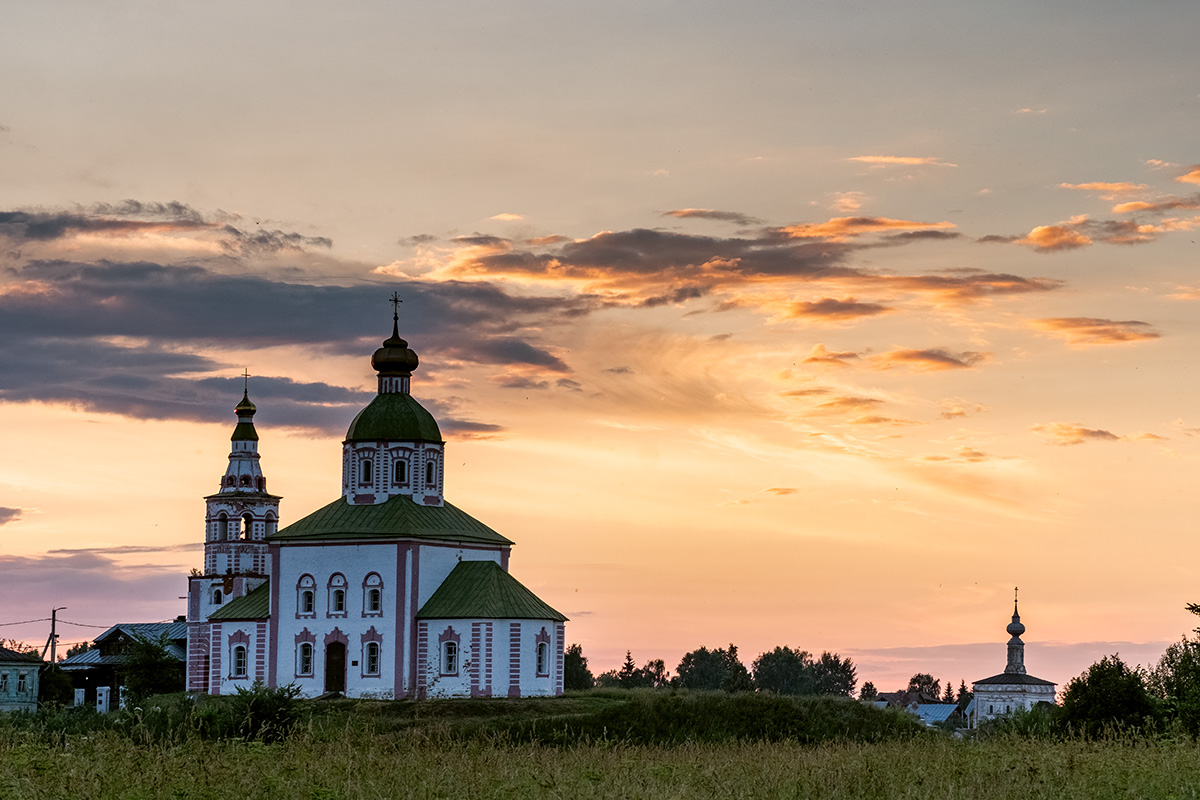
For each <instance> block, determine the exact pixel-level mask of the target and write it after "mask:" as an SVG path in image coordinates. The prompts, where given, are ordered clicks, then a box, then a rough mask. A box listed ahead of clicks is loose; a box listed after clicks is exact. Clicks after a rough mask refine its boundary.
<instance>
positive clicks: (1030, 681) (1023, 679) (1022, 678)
mask: <svg viewBox="0 0 1200 800" xmlns="http://www.w3.org/2000/svg"><path fill="white" fill-rule="evenodd" d="M972 683H973V685H975V686H987V685H1004V684H1007V685H1009V686H1055V685H1057V684H1055V683H1053V682H1051V681H1044V680H1042V679H1041V678H1035V677H1033V676H1032V675H1021V674H1020V673H1016V672H1001V673H1000V674H999V675H993V676H992V677H990V678H984V679H983V680H979V681H973V682H972Z"/></svg>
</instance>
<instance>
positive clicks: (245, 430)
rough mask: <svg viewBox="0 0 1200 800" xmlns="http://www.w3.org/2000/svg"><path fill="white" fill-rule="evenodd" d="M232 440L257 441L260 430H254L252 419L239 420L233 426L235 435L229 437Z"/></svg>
mask: <svg viewBox="0 0 1200 800" xmlns="http://www.w3.org/2000/svg"><path fill="white" fill-rule="evenodd" d="M229 441H231V442H247V441H249V442H257V441H258V431H256V430H254V423H253V422H251V421H250V420H245V421H243V422H238V424H237V425H235V426H233V435H232V436H230V437H229Z"/></svg>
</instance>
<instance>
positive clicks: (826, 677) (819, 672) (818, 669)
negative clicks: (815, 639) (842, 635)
mask: <svg viewBox="0 0 1200 800" xmlns="http://www.w3.org/2000/svg"><path fill="white" fill-rule="evenodd" d="M813 675H814V676H815V678H816V680H815V683H816V690H817V694H824V695H838V696H841V697H853V696H854V686H855V684H856V683H858V669H857V668H856V667H855V666H854V663H853V662H852V661H851V660H850V659H849V658H841V657H839V656H838V655H837V653H830V652H828V651H826V652H824V653H821V657H820V658H819V659H817V661H816V663H815V664H813Z"/></svg>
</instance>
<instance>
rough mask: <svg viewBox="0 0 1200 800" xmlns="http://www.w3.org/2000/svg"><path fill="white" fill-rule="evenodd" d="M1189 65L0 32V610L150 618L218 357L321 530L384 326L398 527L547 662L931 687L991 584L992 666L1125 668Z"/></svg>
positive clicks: (827, 39) (1144, 624) (967, 646)
mask: <svg viewBox="0 0 1200 800" xmlns="http://www.w3.org/2000/svg"><path fill="white" fill-rule="evenodd" d="M1197 30H1200V5H1198V4H1197V3H1195V2H1194V0H1180V1H1179V2H1172V1H1171V0H1161V2H1158V1H1156V2H1153V3H1128V2H1104V1H1098V2H1092V3H1086V4H1085V3H1078V2H1072V3H1067V2H1054V1H1053V0H1052V1H1051V2H1046V0H1042V1H1041V2H1037V3H1034V2H1025V1H1024V0H1018V1H1016V2H1007V3H978V2H963V0H955V1H954V2H940V1H939V0H930V1H929V2H905V3H894V2H893V3H888V2H874V1H872V0H868V1H867V2H857V3H814V2H807V1H806V0H802V1H797V0H792V1H791V2H745V3H739V4H731V3H722V2H686V3H685V2H657V1H656V0H639V2H608V3H602V4H601V3H596V4H586V5H585V4H575V3H562V2H520V3H503V4H502V3H495V2H458V3H453V4H446V3H394V2H355V3H339V4H330V3H317V2H287V3H283V2H256V3H250V4H246V3H241V2H236V3H234V2H209V3H203V4H190V5H189V4H175V3H161V2H149V0H145V1H144V2H123V3H122V2H112V3H103V4H94V3H84V2H78V3H53V4H50V3H10V4H8V5H7V6H6V8H5V23H4V24H3V26H0V74H3V75H4V76H5V80H3V81H2V82H0V442H2V443H3V444H2V446H0V453H2V457H0V623H3V624H6V623H11V622H18V621H23V620H28V619H41V618H44V617H48V616H49V612H50V609H51V608H52V607H55V606H66V607H67V609H68V610H65V611H62V612H60V616H61V617H62V618H64V619H66V620H70V621H72V622H75V623H81V624H86V625H96V626H105V627H107V626H108V625H110V624H112V623H114V622H126V621H153V620H160V619H168V618H173V617H174V616H175V615H177V614H182V613H183V612H184V604H183V601H182V600H181V599H180V596H181V595H184V594H185V593H186V588H187V582H186V574H187V572H188V570H189V569H190V568H192V567H194V566H199V565H200V564H201V555H202V541H203V519H204V503H203V500H202V498H203V496H204V495H205V494H209V493H211V492H213V491H215V490H216V488H217V480H218V478H219V476H220V475H221V474H222V473H223V471H224V469H225V465H226V456H227V454H228V448H229V435H230V433H231V431H232V428H233V424H234V421H235V418H234V415H233V406H234V405H235V404H236V403H237V401H238V400H239V399H240V398H241V391H242V379H241V378H240V377H238V376H239V375H240V374H241V373H242V371H243V369H248V370H249V371H250V374H251V376H252V377H251V378H250V396H251V398H252V399H253V400H254V402H255V403H256V404H257V405H258V409H259V412H258V416H257V417H256V423H257V426H258V431H259V434H260V437H261V441H260V452H261V453H262V464H263V469H264V471H265V473H266V475H267V476H268V480H269V485H270V488H271V489H272V491H274V492H276V493H278V494H281V495H283V497H284V499H283V502H282V504H281V514H282V517H283V521H284V522H288V521H292V520H295V519H298V518H299V517H301V516H303V515H305V514H307V513H309V512H310V511H313V510H315V509H316V508H318V507H320V506H322V505H324V504H326V503H328V502H330V501H331V500H332V499H334V498H335V497H337V496H338V493H339V490H340V479H341V478H340V475H341V473H340V469H341V466H340V464H341V461H340V458H341V456H340V442H341V438H342V436H343V435H344V433H345V430H346V427H347V425H348V424H349V422H350V420H351V418H352V417H353V416H354V414H355V413H356V412H357V410H358V409H359V408H361V407H362V406H363V405H365V403H366V402H367V401H368V400H369V399H370V397H371V396H372V395H373V393H374V373H373V372H372V371H371V369H370V364H369V358H370V354H371V352H372V351H373V350H374V349H375V348H376V347H378V346H379V343H380V342H381V341H382V339H384V338H386V336H387V335H388V334H389V333H390V323H391V306H390V305H389V304H388V302H387V298H388V297H389V296H390V295H391V293H392V292H393V291H397V292H399V293H400V296H401V297H402V298H403V299H404V304H403V305H402V306H401V310H400V332H401V335H402V336H404V337H405V338H406V339H407V340H408V342H409V344H410V346H411V347H413V349H415V350H416V351H417V352H418V354H419V355H420V358H421V366H420V368H419V369H418V370H417V372H416V373H415V374H414V377H413V394H414V395H415V396H416V397H417V398H418V399H420V400H421V401H422V402H423V403H425V404H426V406H427V407H428V408H430V410H432V411H433V412H434V413H435V415H436V416H437V417H438V419H439V421H440V422H441V426H442V432H443V434H444V435H445V436H446V438H447V440H448V445H447V448H448V451H447V452H448V457H447V469H446V487H447V488H446V494H447V498H448V499H449V500H450V501H451V502H453V503H454V504H455V505H457V506H459V507H461V508H463V509H465V510H466V511H468V512H469V513H471V514H473V515H474V516H476V517H478V518H480V519H481V520H483V521H484V522H486V523H488V524H489V525H491V526H492V527H493V528H495V529H497V530H498V531H499V532H501V533H503V534H504V535H506V536H508V537H509V538H511V539H514V540H515V541H516V542H517V545H516V546H515V547H514V549H513V555H512V564H511V569H512V572H513V574H514V575H515V576H516V577H517V578H518V579H519V580H521V581H522V582H523V583H524V584H526V585H527V586H529V587H530V588H531V589H533V590H534V591H535V592H537V593H538V595H539V596H541V597H542V598H543V599H545V600H546V601H547V602H548V603H550V604H551V605H552V606H554V607H555V608H557V609H559V610H561V611H562V612H563V613H565V614H566V615H567V616H568V617H570V619H571V621H570V623H568V627H567V638H568V640H569V641H573V642H579V643H581V644H582V645H583V648H584V652H585V654H586V655H587V656H588V657H589V660H590V662H591V665H592V667H593V670H594V671H596V672H599V671H601V670H604V669H608V668H611V667H615V666H617V665H618V664H619V662H620V660H621V659H622V658H623V657H624V653H625V651H626V650H627V649H629V650H632V652H633V656H634V658H635V660H637V661H638V663H639V664H640V663H642V662H644V661H646V660H647V659H650V658H663V659H664V660H665V661H666V662H667V665H668V667H671V668H673V667H674V665H675V664H677V663H678V661H679V658H680V656H681V655H682V654H683V653H684V652H686V651H688V650H691V649H694V648H696V647H699V646H701V645H707V646H709V647H723V646H726V645H728V644H729V643H730V642H732V643H734V644H736V645H737V646H738V648H739V651H740V653H741V655H742V657H743V660H744V661H745V662H746V663H747V665H749V663H750V661H751V660H753V658H754V657H755V656H756V655H758V654H759V653H761V652H763V651H764V650H769V649H771V648H773V647H775V646H776V645H783V644H787V645H790V646H792V647H799V648H804V649H807V650H809V651H813V652H815V653H820V652H821V651H822V650H832V651H836V652H838V653H841V654H842V655H848V656H850V657H851V658H852V659H853V660H854V661H855V663H856V664H858V666H859V680H860V682H861V681H864V680H870V681H873V682H875V683H876V685H877V686H878V687H879V688H880V689H887V690H890V689H895V688H899V687H900V686H901V685H902V684H904V683H905V682H906V681H907V679H908V676H909V675H911V674H912V673H913V672H916V671H926V672H932V673H933V674H934V675H935V676H936V677H938V678H943V679H946V678H948V679H951V680H952V681H953V682H954V683H955V685H957V684H958V682H959V680H960V679H966V680H967V681H968V683H969V682H970V681H971V680H973V679H979V678H983V677H986V676H989V675H992V674H995V673H997V672H1000V671H1002V669H1003V667H1004V663H1005V649H1004V642H1005V641H1006V639H1007V636H1006V634H1005V633H1004V627H1005V625H1007V623H1008V617H1009V615H1010V614H1011V613H1012V593H1013V587H1014V586H1019V587H1020V593H1021V594H1020V596H1021V611H1022V619H1023V621H1024V622H1025V624H1026V626H1027V628H1028V633H1027V634H1026V636H1025V640H1026V642H1027V643H1028V647H1027V650H1026V664H1027V666H1028V668H1029V671H1030V673H1031V674H1035V675H1037V676H1039V677H1043V678H1046V679H1049V680H1053V681H1057V682H1058V683H1060V684H1063V683H1065V682H1066V681H1067V680H1068V679H1070V678H1071V677H1073V676H1075V675H1078V674H1079V673H1080V672H1082V671H1083V670H1084V669H1085V668H1086V667H1087V666H1088V665H1089V664H1091V663H1092V662H1093V661H1095V660H1096V659H1097V658H1099V657H1100V656H1102V655H1105V654H1107V653H1112V652H1118V651H1119V652H1120V653H1121V655H1122V657H1124V658H1125V659H1126V660H1128V661H1130V662H1134V663H1142V664H1146V663H1150V662H1153V661H1154V660H1156V659H1157V657H1158V655H1159V654H1161V652H1162V650H1163V649H1164V648H1165V646H1166V645H1167V644H1168V643H1170V642H1171V641H1174V640H1177V639H1178V638H1179V637H1180V636H1181V635H1182V634H1183V633H1184V632H1186V631H1189V630H1191V629H1192V628H1193V627H1194V626H1195V625H1196V624H1197V623H1200V620H1198V619H1196V618H1194V617H1192V616H1191V615H1189V614H1188V613H1187V612H1186V611H1185V610H1184V605H1185V604H1186V603H1188V602H1193V601H1195V602H1200V558H1198V556H1200V544H1198V543H1197V539H1196V530H1195V525H1196V519H1197V516H1198V514H1197V512H1198V511H1200V492H1197V490H1196V486H1197V484H1198V482H1200V438H1198V435H1200V369H1198V368H1197V367H1196V366H1195V361H1196V354H1197V353H1198V352H1200V269H1198V267H1200V246H1198V244H1197V241H1198V238H1200V48H1197V47H1196V40H1195V32H1196V31H1197ZM47 631H48V626H47V624H46V623H43V622H38V623H32V624H27V625H19V626H13V625H6V626H5V627H0V638H8V637H12V638H17V639H24V640H27V641H30V642H37V643H38V644H40V643H41V642H43V641H44V640H45V638H46V634H47ZM61 632H62V641H63V642H74V641H80V640H83V639H88V638H91V637H92V636H94V635H96V634H97V633H99V630H96V629H92V628H84V627H79V626H64V627H63V628H62V629H61ZM1060 688H1061V687H1060Z"/></svg>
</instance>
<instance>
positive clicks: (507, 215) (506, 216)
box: [488, 212, 525, 222]
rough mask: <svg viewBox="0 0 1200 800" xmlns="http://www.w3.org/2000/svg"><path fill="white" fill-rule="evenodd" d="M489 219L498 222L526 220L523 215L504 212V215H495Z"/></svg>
mask: <svg viewBox="0 0 1200 800" xmlns="http://www.w3.org/2000/svg"><path fill="white" fill-rule="evenodd" d="M488 219H494V220H496V221H497V222H516V221H517V220H520V219H525V216H524V215H523V214H511V213H508V212H504V213H502V214H494V215H492V216H490V217H488Z"/></svg>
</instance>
